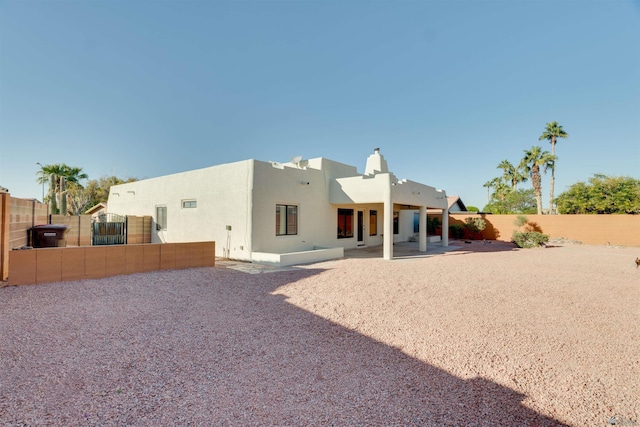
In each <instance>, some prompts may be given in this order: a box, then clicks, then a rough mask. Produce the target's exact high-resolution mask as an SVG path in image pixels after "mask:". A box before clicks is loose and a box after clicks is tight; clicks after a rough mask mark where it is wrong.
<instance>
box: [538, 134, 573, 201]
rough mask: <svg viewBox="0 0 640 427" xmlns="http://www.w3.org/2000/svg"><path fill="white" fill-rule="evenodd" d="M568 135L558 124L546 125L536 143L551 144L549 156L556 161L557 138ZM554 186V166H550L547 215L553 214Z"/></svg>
mask: <svg viewBox="0 0 640 427" xmlns="http://www.w3.org/2000/svg"><path fill="white" fill-rule="evenodd" d="M568 137H569V134H568V133H566V132H565V131H564V129H562V126H560V125H559V124H558V122H551V123H547V126H546V128H545V130H544V132H543V133H542V135H540V138H538V141H542V140H543V139H546V140H548V141H549V143H550V144H551V155H552V156H554V160H555V159H556V157H555V155H556V142H558V138H568ZM554 184H555V164H554V165H553V166H551V181H550V182H549V187H550V188H551V193H550V198H549V213H550V214H552V213H554V212H553V186H554Z"/></svg>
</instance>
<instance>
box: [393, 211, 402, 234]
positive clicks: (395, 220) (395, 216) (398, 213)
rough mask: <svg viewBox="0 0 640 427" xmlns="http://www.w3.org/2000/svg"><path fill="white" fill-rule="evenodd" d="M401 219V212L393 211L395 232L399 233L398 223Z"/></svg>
mask: <svg viewBox="0 0 640 427" xmlns="http://www.w3.org/2000/svg"><path fill="white" fill-rule="evenodd" d="M399 221H400V212H394V213H393V234H399V231H398V229H399V226H398V223H399Z"/></svg>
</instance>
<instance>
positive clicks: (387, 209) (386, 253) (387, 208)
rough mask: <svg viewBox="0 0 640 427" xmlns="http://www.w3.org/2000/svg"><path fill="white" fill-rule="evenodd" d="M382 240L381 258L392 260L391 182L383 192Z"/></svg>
mask: <svg viewBox="0 0 640 427" xmlns="http://www.w3.org/2000/svg"><path fill="white" fill-rule="evenodd" d="M383 218H384V230H383V231H384V239H383V241H382V258H384V259H386V260H392V259H393V201H392V199H391V182H389V183H388V185H387V187H386V189H385V192H384V213H383Z"/></svg>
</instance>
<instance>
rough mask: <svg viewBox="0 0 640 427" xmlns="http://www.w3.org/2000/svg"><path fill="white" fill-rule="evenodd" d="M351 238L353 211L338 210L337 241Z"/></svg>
mask: <svg viewBox="0 0 640 427" xmlns="http://www.w3.org/2000/svg"><path fill="white" fill-rule="evenodd" d="M353 237H354V233H353V209H343V208H338V239H351V238H353Z"/></svg>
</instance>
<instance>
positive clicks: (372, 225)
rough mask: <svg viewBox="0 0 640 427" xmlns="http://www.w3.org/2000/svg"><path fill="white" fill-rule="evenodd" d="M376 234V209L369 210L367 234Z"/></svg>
mask: <svg viewBox="0 0 640 427" xmlns="http://www.w3.org/2000/svg"><path fill="white" fill-rule="evenodd" d="M377 235H378V211H377V210H370V211H369V236H377Z"/></svg>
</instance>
